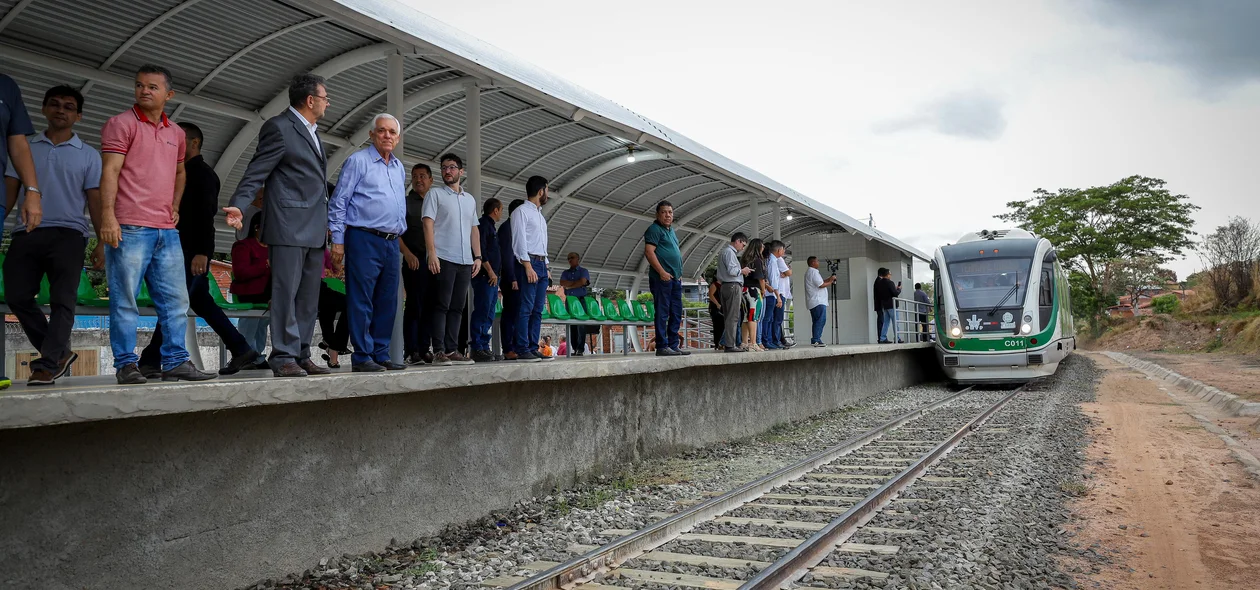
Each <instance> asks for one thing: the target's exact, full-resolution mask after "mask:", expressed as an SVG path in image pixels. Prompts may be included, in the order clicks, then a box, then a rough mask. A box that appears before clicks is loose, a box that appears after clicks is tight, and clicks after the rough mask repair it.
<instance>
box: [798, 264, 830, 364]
mask: <svg viewBox="0 0 1260 590" xmlns="http://www.w3.org/2000/svg"><path fill="white" fill-rule="evenodd" d="M805 263H806V264H808V265H809V270H807V271H805V304H806V306H807V307H809V319H810V328H812V332H810V336H809V344H810V346H814V347H818V348H821V347H823V346H826V344H823V341H822V333H823V326H825V325H826V324H827V289H828V288H829V287H831V286H832V285H834V284H835V282H836V273H835V272H834V271H833V272H832V273H831V276H830V277H827V278H826V279H824V278H822V273H821V272H819V271H818V257H817V256H810V257H809V258H808V259H807V260H806V261H805Z"/></svg>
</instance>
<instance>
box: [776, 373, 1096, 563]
mask: <svg viewBox="0 0 1260 590" xmlns="http://www.w3.org/2000/svg"><path fill="white" fill-rule="evenodd" d="M1098 376H1099V371H1098V370H1097V368H1096V367H1095V366H1094V364H1093V362H1092V361H1090V360H1089V359H1087V358H1084V357H1082V356H1080V355H1074V356H1072V357H1069V358H1068V359H1067V360H1066V361H1065V362H1064V363H1063V364H1061V365H1060V367H1059V371H1058V374H1056V375H1055V376H1054V377H1052V378H1050V379H1048V380H1046V381H1044V382H1041V383H1037V384H1034V386H1032V388H1031V389H1032V391H1031V392H1029V393H1025V394H1022V395H1020V396H1019V397H1017V398H1016V399H1015V400H1013V401H1012V402H1011V404H1010V405H1008V406H1007V407H1006V408H1004V409H1003V410H1002V411H1001V412H999V413H998V414H996V415H994V416H993V418H992V419H991V420H990V422H989V423H988V424H986V425H985V427H983V428H981V429H979V430H977V431H976V432H975V433H973V434H972V435H970V436H969V437H968V438H967V439H964V441H963V442H962V444H961V445H960V447H959V448H957V449H955V450H954V451H953V452H952V453H951V454H950V456H949V458H948V459H947V460H944V461H941V462H939V463H938V464H937V465H935V466H934V467H933V468H932V469H930V470H929V471H928V473H927V475H930V476H945V477H966V478H967V479H966V481H961V482H948V483H943V484H932V483H928V482H924V481H919V482H916V483H915V484H914V485H912V486H911V487H910V488H909V489H908V490H907V491H906V493H904V494H903V495H902V497H903V498H923V499H931V500H935V502H932V503H924V504H921V505H918V506H913V507H911V508H910V509H909V510H908V511H909V512H911V513H912V514H908V515H903V514H895V515H894V514H887V513H881V514H880V515H877V516H876V517H875V518H873V519H872V520H871V521H870V523H868V525H867V526H868V527H888V528H902V529H913V530H918V531H921V534H917V535H895V534H887V533H876V532H872V531H869V530H865V529H863V530H859V531H858V533H857V534H856V535H854V537H853V538H852V539H850V541H851V542H856V543H871V544H888V545H898V546H899V547H900V550H899V551H898V552H897V553H896V554H895V555H855V554H851V553H841V552H835V553H832V554H831V555H830V556H828V557H827V558H826V559H825V560H824V562H823V563H822V564H821V565H825V566H831V567H847V568H860V569H864V570H872V571H877V572H885V573H888V574H891V575H890V576H889V577H888V578H887V579H885V580H875V579H870V578H861V579H856V580H854V579H849V580H842V579H837V578H831V577H821V576H819V577H815V576H807V577H805V578H803V579H802V580H801V584H802V585H810V586H817V587H827V588H1046V587H1062V588H1071V587H1075V583H1074V582H1073V580H1072V579H1071V578H1070V577H1069V576H1067V575H1066V574H1065V573H1064V572H1063V571H1061V570H1060V568H1059V565H1058V563H1057V562H1056V558H1057V557H1059V556H1064V555H1069V554H1080V555H1086V554H1087V553H1088V550H1085V551H1081V550H1079V549H1078V548H1076V547H1074V546H1073V544H1072V542H1071V539H1070V533H1068V532H1067V531H1066V530H1065V529H1064V528H1063V525H1064V523H1066V522H1067V520H1068V519H1069V517H1070V511H1069V509H1068V508H1067V502H1068V501H1069V500H1070V498H1071V493H1070V488H1071V485H1070V484H1073V483H1074V482H1077V481H1079V478H1080V477H1081V468H1082V464H1083V461H1084V452H1083V450H1084V446H1085V445H1086V444H1087V443H1088V440H1087V436H1086V429H1087V425H1088V419H1087V418H1086V417H1084V416H1083V415H1081V413H1080V412H1079V410H1078V408H1077V404H1078V403H1080V402H1083V401H1089V400H1092V399H1093V396H1094V391H1095V386H1096V381H1097V378H1098ZM1001 429H1005V431H1003V430H1001ZM960 460H961V461H960ZM967 460H972V461H973V462H966V461H967ZM943 486H947V487H948V488H950V489H943ZM894 506H895V505H894ZM896 509H897V510H898V511H901V510H902V509H901V508H896Z"/></svg>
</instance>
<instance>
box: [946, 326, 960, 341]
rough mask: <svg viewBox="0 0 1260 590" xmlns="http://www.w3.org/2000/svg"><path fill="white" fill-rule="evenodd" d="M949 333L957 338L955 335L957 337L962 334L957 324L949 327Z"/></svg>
mask: <svg viewBox="0 0 1260 590" xmlns="http://www.w3.org/2000/svg"><path fill="white" fill-rule="evenodd" d="M949 333H950V335H952V336H953V337H954V338H957V337H959V336H961V335H962V330H960V329H958V326H954V327H953V328H950V329H949Z"/></svg>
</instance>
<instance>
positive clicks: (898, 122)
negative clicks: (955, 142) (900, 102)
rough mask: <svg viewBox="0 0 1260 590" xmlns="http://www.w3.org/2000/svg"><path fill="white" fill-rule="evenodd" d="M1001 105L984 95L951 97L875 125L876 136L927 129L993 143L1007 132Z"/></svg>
mask: <svg viewBox="0 0 1260 590" xmlns="http://www.w3.org/2000/svg"><path fill="white" fill-rule="evenodd" d="M1003 106H1004V105H1003V102H1002V101H1001V100H1000V99H998V98H997V97H994V96H992V95H989V94H987V93H983V92H977V93H972V94H965V93H961V94H954V95H951V96H947V97H945V98H942V99H939V100H937V101H935V102H932V103H930V104H927V105H924V106H923V107H922V108H921V109H920V110H919V112H917V113H915V114H912V115H909V116H906V117H901V118H897V119H889V120H887V121H883V122H880V123H877V124H876V125H875V132H876V133H898V132H901V131H913V130H918V129H929V130H932V131H935V132H937V133H940V134H942V135H949V136H953V137H962V138H964V139H980V140H986V141H992V140H995V139H998V138H999V137H1001V136H1002V132H1003V131H1005V130H1006V116H1005V115H1003V113H1002V109H1003Z"/></svg>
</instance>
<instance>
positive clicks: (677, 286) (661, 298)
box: [648, 271, 683, 350]
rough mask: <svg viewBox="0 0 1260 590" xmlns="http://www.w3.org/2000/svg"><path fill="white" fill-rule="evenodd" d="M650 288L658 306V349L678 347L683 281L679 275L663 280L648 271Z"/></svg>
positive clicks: (653, 302) (656, 321)
mask: <svg viewBox="0 0 1260 590" xmlns="http://www.w3.org/2000/svg"><path fill="white" fill-rule="evenodd" d="M648 288H649V289H650V290H651V291H652V305H653V306H654V307H655V308H656V320H655V323H656V350H661V349H663V348H673V349H677V348H678V344H679V340H678V328H679V326H680V325H681V324H682V310H683V306H682V281H681V280H680V279H678V278H677V277H675V278H674V279H672V280H668V281H662V280H661V279H659V278H657V277H656V273H654V272H652V271H648Z"/></svg>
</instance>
